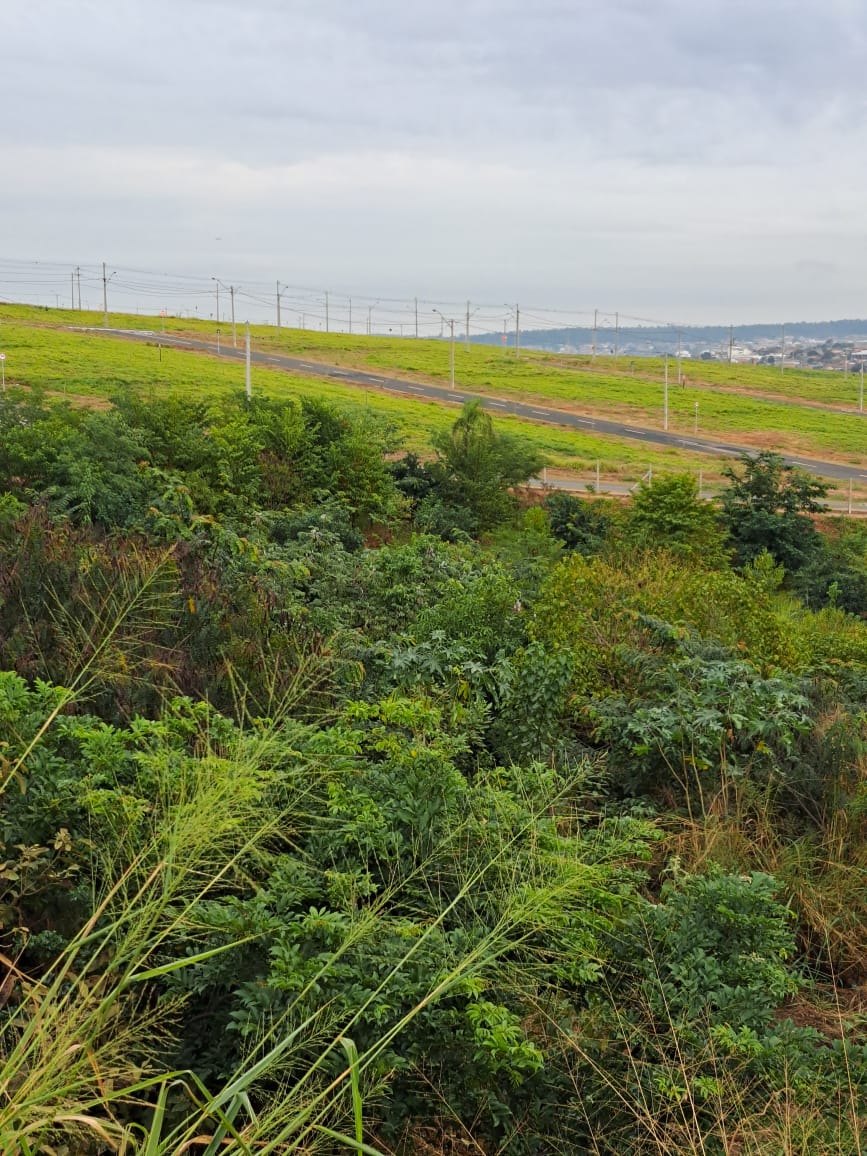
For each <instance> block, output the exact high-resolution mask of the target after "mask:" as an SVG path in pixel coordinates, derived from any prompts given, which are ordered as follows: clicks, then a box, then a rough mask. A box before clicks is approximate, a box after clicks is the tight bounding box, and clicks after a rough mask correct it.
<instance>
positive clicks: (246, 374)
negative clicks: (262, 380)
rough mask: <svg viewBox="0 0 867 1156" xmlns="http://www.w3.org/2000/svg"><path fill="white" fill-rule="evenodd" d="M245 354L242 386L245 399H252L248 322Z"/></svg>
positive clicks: (248, 325) (248, 323)
mask: <svg viewBox="0 0 867 1156" xmlns="http://www.w3.org/2000/svg"><path fill="white" fill-rule="evenodd" d="M246 346H247V356H246V362H245V365H244V386H245V388H246V390H247V401H252V400H253V383H252V381H251V379H250V322H249V321H248V322H247V324H246Z"/></svg>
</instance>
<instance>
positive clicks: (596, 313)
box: [592, 309, 599, 358]
mask: <svg viewBox="0 0 867 1156" xmlns="http://www.w3.org/2000/svg"><path fill="white" fill-rule="evenodd" d="M598 315H599V310H598V309H594V310H593V353H592V356H593V357H594V358H595V357H596V318H597V317H598Z"/></svg>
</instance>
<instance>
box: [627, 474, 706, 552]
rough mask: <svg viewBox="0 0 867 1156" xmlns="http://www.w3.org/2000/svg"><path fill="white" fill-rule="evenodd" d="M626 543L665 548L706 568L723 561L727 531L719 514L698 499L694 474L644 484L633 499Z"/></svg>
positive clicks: (628, 517)
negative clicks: (720, 521)
mask: <svg viewBox="0 0 867 1156" xmlns="http://www.w3.org/2000/svg"><path fill="white" fill-rule="evenodd" d="M624 532H625V537H626V539H627V541H629V542H632V543H634V544H636V545H640V546H651V547H658V546H662V547H663V548H665V549H666V550H669V551H671V553H673V554H678V555H681V556H683V557H688V558H695V559H696V560H700V561H701V562H702V563H703V564H704V565H706V566H717V565H720V564H722V563H723V562H724V560H725V552H724V550H723V543H724V539H725V534H724V531H723V530H722V529H721V527H720V525H719V522H718V520H717V515H716V511H715V510H714V508H713V506H711V505H710V503H709V502H704V501H702V500H701V499H700V498H699V496H698V485H697V484H696V481H695V479H694V478H693V477H692V475H691V474H674V475H673V476H672V477H669V478H657V479H654V481H653V482H652V483H651V484H650V485H649V486H648V485H645V484H644V483H642V485H641V486H640V488H639V489H638V491H637V493H636V494H635V495H634V497H633V499H632V504H631V506H630V508H629V513H628V515H627V519H626V525H625V527H624Z"/></svg>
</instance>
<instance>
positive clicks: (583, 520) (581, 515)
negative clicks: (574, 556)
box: [542, 490, 613, 554]
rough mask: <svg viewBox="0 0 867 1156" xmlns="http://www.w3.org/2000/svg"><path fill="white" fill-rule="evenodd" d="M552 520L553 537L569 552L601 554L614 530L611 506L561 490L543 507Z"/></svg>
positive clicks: (552, 495) (549, 498)
mask: <svg viewBox="0 0 867 1156" xmlns="http://www.w3.org/2000/svg"><path fill="white" fill-rule="evenodd" d="M542 504H543V505H544V507H545V509H546V510H547V511H548V516H549V517H550V519H551V533H552V534H553V535H554V537H555V538H559V539H560V541H561V542H562V543H563V544H564V545H565V546H566V548H567V549H568V550H577V551H578V552H579V553H581V554H598V553H599V551H600V550H601V549H602V547H603V545H604V544H605V541H606V539H607V537H608V535H609V532H610V530H611V527H612V524H613V520H612V517H611V513H610V511H609V508H608V503H605V502H599V501H593V502H589V501H586V500H585V499H583V498H579V497H578V496H577V495H576V494H569V493H566V491H565V490H559V491H557V492H556V493H553V494H549V495H548V497H547V498H546V499H545V501H544V502H543V503H542Z"/></svg>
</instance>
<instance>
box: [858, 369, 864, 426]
mask: <svg viewBox="0 0 867 1156" xmlns="http://www.w3.org/2000/svg"><path fill="white" fill-rule="evenodd" d="M858 412H859V413H863V412H864V358H863V357H862V358H861V385H860V386H859V388H858Z"/></svg>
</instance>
